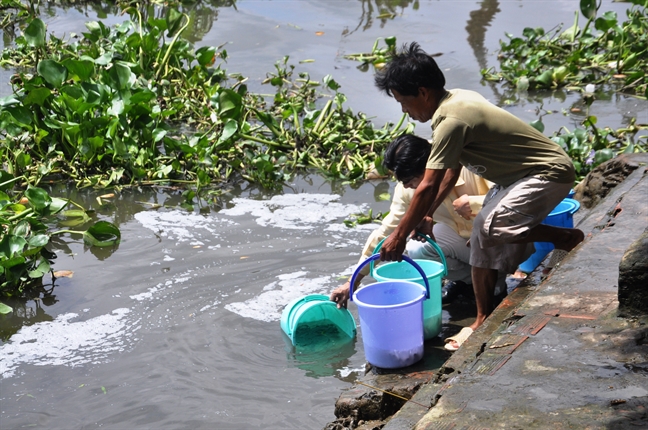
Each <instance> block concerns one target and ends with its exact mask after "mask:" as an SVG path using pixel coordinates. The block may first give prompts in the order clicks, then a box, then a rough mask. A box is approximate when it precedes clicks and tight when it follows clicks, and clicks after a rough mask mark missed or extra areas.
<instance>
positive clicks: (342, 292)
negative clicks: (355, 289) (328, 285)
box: [330, 281, 351, 309]
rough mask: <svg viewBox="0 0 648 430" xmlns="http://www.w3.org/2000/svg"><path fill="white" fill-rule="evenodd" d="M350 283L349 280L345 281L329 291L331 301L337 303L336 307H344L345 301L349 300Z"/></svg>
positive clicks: (345, 305)
mask: <svg viewBox="0 0 648 430" xmlns="http://www.w3.org/2000/svg"><path fill="white" fill-rule="evenodd" d="M350 287H351V284H350V282H349V281H346V282H345V283H344V285H342V286H340V287H337V288H336V289H335V290H333V291H332V292H331V297H330V299H331V301H332V302H335V303H337V307H338V309H340V308H346V307H347V302H348V301H349V289H350Z"/></svg>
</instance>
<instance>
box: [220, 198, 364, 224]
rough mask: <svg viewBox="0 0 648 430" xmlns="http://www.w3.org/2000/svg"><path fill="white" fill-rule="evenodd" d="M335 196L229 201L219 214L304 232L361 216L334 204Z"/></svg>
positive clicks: (358, 208) (355, 207) (358, 209)
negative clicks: (247, 217) (355, 215)
mask: <svg viewBox="0 0 648 430" xmlns="http://www.w3.org/2000/svg"><path fill="white" fill-rule="evenodd" d="M339 199H340V196H339V195H336V194H307V193H300V194H284V195H279V196H274V197H272V198H271V199H270V200H250V199H244V198H235V199H232V203H234V205H235V206H234V207H233V208H230V209H223V210H221V211H220V213H221V214H224V215H229V216H241V215H245V214H247V213H249V214H252V215H253V216H255V217H257V219H256V222H257V224H259V225H261V226H263V227H267V226H271V227H279V228H285V229H293V230H307V229H311V228H315V227H317V226H322V225H323V224H325V223H330V222H332V221H335V220H337V219H339V218H344V217H346V216H348V215H351V214H353V213H358V212H361V211H362V209H363V207H364V206H365V205H362V206H358V205H347V204H342V203H339V202H337V200H339Z"/></svg>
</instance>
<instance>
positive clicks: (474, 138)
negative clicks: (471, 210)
mask: <svg viewBox="0 0 648 430" xmlns="http://www.w3.org/2000/svg"><path fill="white" fill-rule="evenodd" d="M375 83H376V86H377V87H378V88H379V89H380V90H382V91H383V92H385V93H386V94H387V95H389V96H392V97H394V99H395V100H396V101H397V102H398V103H400V105H401V108H402V110H403V112H405V113H407V114H408V115H409V116H410V117H411V118H412V119H414V120H416V121H419V122H427V121H429V120H432V129H433V130H434V133H433V136H432V151H431V153H430V156H429V158H428V161H427V164H426V170H425V174H424V176H423V179H422V181H421V183H420V184H419V186H418V187H417V189H416V192H415V193H414V196H413V197H412V202H411V204H410V206H409V208H408V210H407V212H406V213H405V215H404V216H403V218H402V219H401V221H400V223H399V224H398V226H397V227H396V229H395V230H394V232H393V233H392V234H391V235H390V236H389V237H388V238H387V239H386V240H385V242H384V243H383V246H382V248H381V250H380V254H381V259H382V260H385V261H400V260H401V259H402V255H403V251H404V250H405V242H406V239H407V237H408V236H409V235H410V233H411V232H412V231H413V230H415V229H419V228H425V225H426V224H428V223H429V219H427V218H426V216H432V214H433V213H434V211H435V210H436V209H437V207H439V205H441V204H442V202H443V199H444V198H445V197H446V196H447V195H448V193H450V191H451V190H452V189H453V187H454V184H455V183H456V181H457V179H458V177H459V174H460V171H461V166H462V165H463V166H464V167H465V168H466V169H468V170H470V171H471V172H473V173H476V174H478V175H480V176H482V177H483V178H485V179H487V180H489V181H491V182H494V183H495V184H497V185H498V187H493V189H492V191H491V192H489V194H488V195H487V196H486V198H485V200H484V206H483V208H482V210H481V211H480V212H479V214H478V215H477V216H476V217H475V220H474V223H473V230H472V233H471V236H470V265H471V266H472V281H473V290H474V293H475V299H476V302H477V317H476V320H475V322H474V323H473V324H471V325H470V327H465V328H464V329H463V330H462V331H461V332H460V333H459V334H458V335H457V336H455V337H454V338H448V339H446V342H447V344H446V348H447V349H451V350H456V349H458V348H459V346H461V344H462V343H463V341H464V340H465V339H466V338H467V337H468V336H470V334H471V333H472V331H473V330H475V329H476V328H477V327H479V326H480V325H481V324H483V322H484V320H485V319H486V318H487V317H488V315H489V314H490V313H491V312H492V308H493V290H494V288H495V283H496V280H497V272H498V270H500V271H503V272H505V273H513V272H514V271H515V269H516V268H517V266H518V264H519V263H521V262H522V261H523V259H524V250H525V248H526V245H527V243H531V242H535V241H538V242H540V241H541V242H551V243H553V244H554V247H555V250H554V252H553V255H552V261H550V262H549V266H550V267H553V265H555V264H557V263H558V262H559V261H560V260H561V259H562V258H564V256H565V255H566V254H567V253H568V252H569V251H571V250H572V249H573V248H575V247H576V246H577V245H578V244H579V243H580V242H582V240H583V238H584V235H583V232H582V231H580V230H578V229H573V228H562V227H554V226H549V225H544V224H541V222H542V221H543V220H544V218H545V217H546V216H547V215H548V214H549V213H550V212H551V210H552V209H553V208H554V207H556V205H557V204H558V203H560V202H561V201H562V199H563V198H564V197H565V196H567V194H568V193H569V191H570V190H571V187H572V186H573V183H574V179H575V174H574V167H573V164H572V162H571V160H570V158H569V157H568V156H567V154H566V153H565V152H564V151H563V150H562V149H561V148H560V147H559V146H558V145H557V144H556V143H554V142H552V141H551V140H549V139H548V138H547V137H545V136H544V135H543V134H542V133H540V132H538V131H537V130H536V129H535V128H533V127H531V126H530V125H528V124H527V123H525V122H524V121H522V120H520V119H519V118H517V117H515V116H514V115H512V114H510V113H508V112H506V111H505V110H503V109H501V108H499V107H497V106H494V105H493V104H491V103H489V102H488V101H487V100H486V99H485V98H484V97H482V96H481V95H479V94H478V93H476V92H473V91H467V90H460V89H457V90H446V89H445V77H444V76H443V73H442V72H441V70H440V69H439V67H438V66H437V64H436V62H435V61H434V59H433V58H432V57H430V56H429V55H427V54H426V53H425V51H423V50H422V49H421V48H420V46H419V45H418V44H417V43H415V42H414V43H411V44H410V45H409V46H404V47H403V49H402V51H400V52H398V53H396V54H394V55H393V56H392V57H391V58H390V60H389V61H388V62H387V64H386V65H385V67H384V68H383V69H382V70H380V71H379V72H378V73H377V74H376V76H375Z"/></svg>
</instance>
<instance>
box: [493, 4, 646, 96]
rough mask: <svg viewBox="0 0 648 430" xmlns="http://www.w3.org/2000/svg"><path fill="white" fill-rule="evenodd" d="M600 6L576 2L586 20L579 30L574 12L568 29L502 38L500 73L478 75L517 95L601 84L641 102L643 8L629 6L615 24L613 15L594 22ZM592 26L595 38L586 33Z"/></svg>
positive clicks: (643, 81) (528, 30) (643, 85)
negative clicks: (500, 83)
mask: <svg viewBox="0 0 648 430" xmlns="http://www.w3.org/2000/svg"><path fill="white" fill-rule="evenodd" d="M599 5H600V3H597V1H596V0H581V1H580V12H581V13H582V14H583V16H585V17H586V18H587V22H586V24H585V26H584V27H583V28H581V27H580V26H579V14H578V12H576V13H575V14H574V22H573V25H572V26H571V27H569V28H567V29H565V30H564V31H563V30H562V29H561V28H557V29H556V30H554V31H553V32H550V33H545V31H544V30H543V29H532V28H525V29H524V30H523V32H522V37H515V36H513V35H510V34H507V35H506V36H507V37H508V38H509V39H510V40H509V42H508V43H507V42H503V41H500V46H501V49H500V55H498V58H499V59H500V66H501V67H500V69H501V70H500V71H499V72H493V71H492V70H482V72H481V73H482V76H483V77H484V79H486V80H488V81H493V82H500V81H501V82H504V85H507V86H509V87H511V88H513V89H517V90H518V91H526V90H542V89H554V88H561V87H565V86H568V87H584V86H585V85H587V84H597V85H603V84H606V85H609V86H611V87H613V88H614V89H616V90H617V91H620V92H623V93H628V94H632V95H637V96H640V97H645V96H646V94H648V74H647V72H646V71H647V70H648V40H647V39H646V34H648V15H647V10H648V9H647V8H645V7H643V8H642V7H630V8H629V10H628V11H627V19H626V20H625V21H624V22H621V23H619V22H618V21H617V16H616V13H614V12H605V13H603V14H602V15H600V16H599V17H598V18H597V13H598V6H599ZM592 23H594V25H593V26H594V28H595V29H596V30H597V32H596V34H594V32H592V31H591V29H590V27H591V24H592ZM527 83H528V86H527Z"/></svg>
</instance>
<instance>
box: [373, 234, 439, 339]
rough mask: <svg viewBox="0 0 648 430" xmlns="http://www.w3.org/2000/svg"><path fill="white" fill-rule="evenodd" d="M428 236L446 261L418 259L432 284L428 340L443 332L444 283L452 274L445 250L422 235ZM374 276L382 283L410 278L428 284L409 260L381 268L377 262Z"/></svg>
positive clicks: (425, 309) (426, 325)
mask: <svg viewBox="0 0 648 430" xmlns="http://www.w3.org/2000/svg"><path fill="white" fill-rule="evenodd" d="M419 235H420V236H421V237H424V238H425V239H426V240H427V241H428V243H430V245H432V247H433V248H434V249H435V251H436V253H437V255H439V257H440V258H441V261H442V263H439V262H438V261H433V260H421V259H417V260H414V261H415V262H416V264H418V265H419V266H420V267H421V269H423V272H425V279H426V280H427V283H428V285H429V289H430V295H429V298H427V299H425V301H424V302H423V337H424V338H425V339H432V338H433V337H436V336H438V335H439V333H441V325H442V312H443V311H442V309H441V308H442V303H441V284H442V282H441V281H442V279H443V277H444V276H446V275H447V274H448V269H447V263H446V259H445V255H443V251H442V250H441V248H440V247H439V245H438V244H437V243H436V242H435V241H433V240H432V239H430V238H429V237H427V236H425V235H422V234H419ZM384 240H385V239H383V240H381V241H380V242H379V243H378V245H377V246H376V249H375V250H374V254H377V253H378V252H379V251H380V248H381V247H382V244H383V242H384ZM371 276H372V277H373V278H374V279H375V280H376V281H379V282H382V281H409V282H416V283H417V284H419V285H422V286H425V283H424V281H423V278H422V277H421V276H420V275H419V273H418V271H417V270H416V269H415V268H414V267H413V266H412V265H411V264H408V263H406V262H405V261H400V262H397V261H393V262H389V263H385V264H381V265H379V266H377V267H375V266H374V262H373V261H372V262H371Z"/></svg>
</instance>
